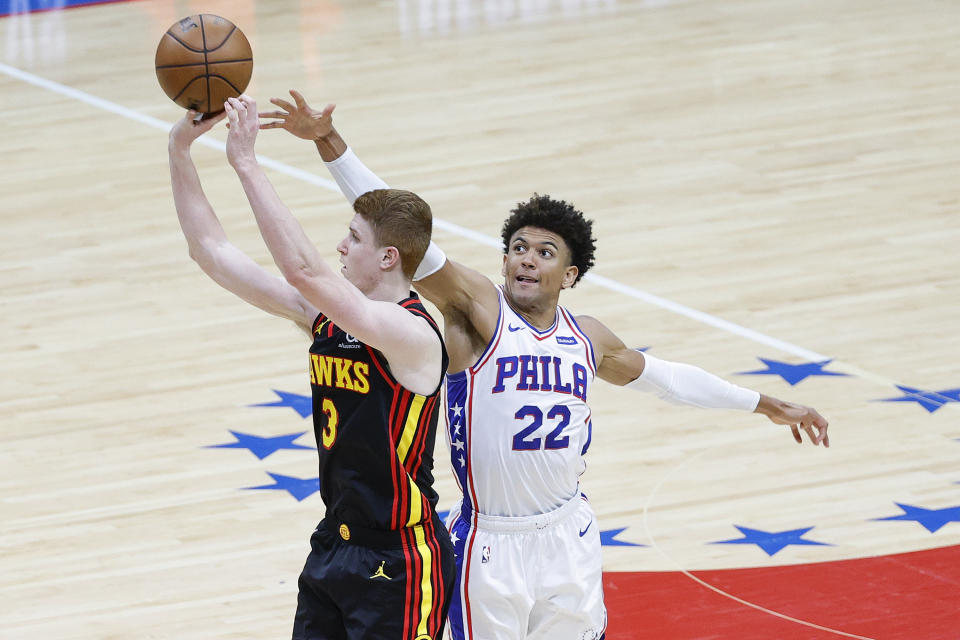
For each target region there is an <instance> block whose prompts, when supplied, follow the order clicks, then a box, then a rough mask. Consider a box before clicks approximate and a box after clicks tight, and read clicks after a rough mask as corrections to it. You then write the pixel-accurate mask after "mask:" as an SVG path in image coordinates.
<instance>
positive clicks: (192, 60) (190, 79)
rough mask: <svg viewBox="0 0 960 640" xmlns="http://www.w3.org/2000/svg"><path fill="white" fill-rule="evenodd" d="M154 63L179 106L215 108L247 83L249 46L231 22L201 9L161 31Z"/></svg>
mask: <svg viewBox="0 0 960 640" xmlns="http://www.w3.org/2000/svg"><path fill="white" fill-rule="evenodd" d="M155 66H156V69H157V80H159V81H160V87H161V88H162V89H163V91H164V93H166V94H167V95H168V96H169V97H170V99H171V100H173V101H174V102H176V103H177V104H178V105H180V106H181V107H183V108H184V109H196V110H197V111H199V112H201V113H216V112H218V111H222V110H223V103H224V101H225V100H226V99H227V98H235V97H237V96H239V95H240V94H241V93H243V92H244V90H245V89H246V88H247V85H248V84H250V76H251V74H252V73H253V52H252V51H251V50H250V43H249V42H248V41H247V37H246V36H245V35H243V32H242V31H240V29H238V28H237V26H236V25H234V24H233V23H232V22H230V21H229V20H227V19H226V18H221V17H220V16H215V15H212V14H209V13H204V14H200V15H195V16H189V17H187V18H184V19H183V20H180V21H179V22H177V23H176V24H174V25H173V26H172V27H170V28H169V29H168V30H167V32H166V33H165V34H163V37H162V38H161V39H160V44H159V45H157V56H156V59H155Z"/></svg>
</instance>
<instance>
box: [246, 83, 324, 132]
mask: <svg viewBox="0 0 960 640" xmlns="http://www.w3.org/2000/svg"><path fill="white" fill-rule="evenodd" d="M290 95H291V96H293V101H294V103H295V104H290V103H289V102H287V101H286V100H281V99H280V98H270V102H272V103H273V104H275V105H277V106H278V107H280V108H281V109H283V111H264V112H263V113H261V114H259V115H260V117H261V118H273V120H271V121H270V122H264V123H263V124H261V125H260V128H261V129H286V130H287V131H289V132H290V133H292V134H293V135H295V136H297V137H298V138H303V139H304V140H316V139H317V138H322V137H324V136H327V135H330V132H331V131H333V110H334V109H335V108H336V106H337V105H335V104H328V105H327V106H325V107H324V108H323V110H322V111H316V110H315V109H311V108H310V105H308V104H307V101H306V100H304V99H303V96H302V95H300V93H299V92H298V91H295V90H293V89H291V90H290Z"/></svg>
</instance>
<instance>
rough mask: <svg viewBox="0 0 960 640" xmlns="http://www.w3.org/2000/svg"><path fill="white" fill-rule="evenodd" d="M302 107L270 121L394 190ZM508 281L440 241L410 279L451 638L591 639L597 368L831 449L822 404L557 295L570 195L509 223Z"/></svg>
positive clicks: (571, 228) (597, 576)
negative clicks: (425, 333)
mask: <svg viewBox="0 0 960 640" xmlns="http://www.w3.org/2000/svg"><path fill="white" fill-rule="evenodd" d="M290 93H291V95H292V96H293V99H294V103H295V104H292V103H290V102H288V101H286V100H281V99H273V100H271V102H273V104H275V105H276V106H278V107H280V110H276V111H271V112H269V113H261V114H260V115H261V117H262V118H267V119H269V121H267V122H264V123H263V124H261V128H265V129H272V128H283V129H286V130H288V131H290V132H291V133H293V134H294V135H296V136H297V137H300V138H305V139H307V140H313V141H314V142H315V143H316V145H317V149H318V151H319V152H320V155H321V156H322V157H323V159H324V161H326V164H327V167H328V168H329V169H330V172H331V174H332V175H333V176H334V178H335V179H336V180H337V183H338V185H339V186H340V188H341V190H342V191H343V192H344V195H346V196H347V199H348V200H350V201H353V199H355V198H357V197H358V196H360V195H361V194H363V193H365V192H367V191H369V190H371V189H380V188H384V187H386V184H385V183H384V182H383V181H382V180H380V179H379V178H378V177H377V176H376V175H374V174H373V173H371V172H370V170H369V169H367V167H366V166H364V165H363V164H362V163H361V162H360V161H359V160H358V159H357V157H356V155H355V154H354V153H353V151H352V150H351V149H350V148H349V147H348V146H347V145H346V143H345V142H344V141H343V139H342V138H341V137H340V136H339V134H338V133H337V132H336V130H335V129H334V128H333V122H332V117H331V115H332V112H333V105H328V106H327V107H325V108H324V109H323V110H322V111H315V110H313V109H311V108H310V107H309V105H307V103H306V102H305V101H304V99H303V97H302V96H301V95H300V94H299V93H297V92H295V91H291V92H290ZM502 238H503V252H504V255H503V265H502V274H503V282H502V284H499V285H495V284H494V283H493V282H491V281H490V280H489V279H488V278H486V277H485V276H483V275H482V274H480V273H478V272H476V271H474V270H472V269H469V268H468V267H466V266H464V265H462V264H459V263H457V262H454V261H452V260H448V259H447V258H446V256H445V255H444V254H443V252H442V251H441V250H440V249H439V248H438V247H437V246H436V245H434V244H433V243H431V244H430V247H429V248H428V249H427V252H426V255H425V256H424V258H423V260H422V262H421V263H420V266H419V268H418V270H417V273H416V276H415V278H414V286H415V287H416V289H417V290H418V291H419V292H420V293H421V294H423V295H424V297H426V298H427V300H429V301H430V302H432V303H433V304H434V305H436V306H437V308H438V309H439V310H440V312H441V313H442V314H443V319H444V337H445V340H446V344H447V349H448V350H449V354H450V366H449V369H448V373H447V378H446V384H447V392H446V399H447V410H448V430H449V438H450V445H451V449H450V453H451V462H452V463H453V469H454V472H455V475H456V478H457V481H458V483H459V485H460V489H461V490H462V492H463V496H462V500H461V502H460V504H459V505H458V506H457V507H455V508H454V509H453V510H451V512H450V516H448V520H447V525H448V527H449V528H450V531H451V539H452V540H453V543H454V550H455V553H456V562H457V573H458V583H457V589H456V591H455V593H454V594H453V601H452V603H451V607H450V612H449V622H450V627H449V628H450V629H451V632H452V635H453V638H455V639H457V640H460V639H469V640H474V639H476V640H515V639H517V640H518V639H521V638H539V639H544V640H546V639H549V640H567V639H569V640H574V639H577V640H583V639H587V640H597V639H599V638H603V637H604V634H605V631H606V609H605V607H604V604H603V585H602V565H601V558H600V534H599V529H600V527H599V526H594V522H593V520H594V515H593V511H592V509H591V507H590V504H589V503H588V502H587V499H586V497H585V496H584V495H583V494H582V493H581V492H580V486H579V476H580V475H581V474H582V473H583V471H584V469H585V463H584V455H585V454H586V452H587V449H588V447H589V446H590V441H591V437H592V431H593V425H592V423H591V420H590V408H589V407H588V405H587V397H588V395H589V391H590V387H591V385H592V384H593V381H594V380H595V378H601V379H603V380H606V381H607V382H610V383H612V384H615V385H620V386H626V387H628V388H631V389H636V390H641V391H652V392H654V393H656V394H657V395H658V396H660V397H661V398H663V399H665V400H668V401H672V402H675V403H679V404H687V405H693V406H697V407H705V408H727V409H739V410H743V411H752V412H756V413H761V414H764V415H766V416H767V417H768V418H770V420H772V421H773V422H775V423H777V424H784V425H790V427H791V430H792V432H793V436H794V439H796V440H797V441H798V442H801V436H800V430H801V429H802V430H804V431H805V432H806V433H807V435H808V437H809V438H810V440H811V441H812V442H813V443H814V444H821V443H822V444H824V445H827V446H828V445H829V441H828V439H827V421H826V420H825V419H824V418H823V417H822V416H820V414H819V413H817V412H816V410H814V409H812V408H809V407H805V406H801V405H797V404H793V403H789V402H785V401H782V400H778V399H776V398H772V397H769V396H766V395H762V394H760V393H757V392H756V391H751V390H749V389H744V388H742V387H738V386H736V385H733V384H730V383H728V382H726V381H724V380H721V379H720V378H718V377H716V376H714V375H712V374H709V373H707V372H706V371H703V370H702V369H699V368H697V367H693V366H690V365H685V364H678V363H672V362H667V361H664V360H660V359H658V358H654V357H653V356H650V355H648V354H644V353H641V352H639V351H636V350H634V349H630V348H628V347H627V346H626V345H624V343H623V341H621V340H620V338H618V337H617V336H616V335H614V333H613V332H612V331H611V330H610V329H609V328H607V327H606V326H605V325H604V324H603V323H601V322H600V321H599V320H596V319H594V318H592V317H590V316H585V315H575V314H573V313H572V312H570V311H569V310H567V309H566V308H565V307H562V306H560V305H559V298H560V292H561V291H563V290H564V289H568V288H570V287H573V286H574V285H575V284H576V283H577V282H578V281H579V280H580V278H582V277H583V275H584V274H585V273H586V272H587V271H588V270H589V269H590V267H591V266H592V265H593V261H594V249H595V239H594V238H593V233H592V223H591V222H590V221H589V220H587V219H586V218H585V217H584V216H583V214H582V213H581V212H580V211H578V210H576V209H575V208H574V207H573V206H571V205H569V204H568V203H566V202H564V201H562V200H555V199H552V198H550V197H549V196H542V195H534V196H533V197H532V198H530V199H529V200H528V201H526V202H522V203H520V204H519V205H518V206H517V207H516V209H514V210H513V211H512V213H511V215H510V217H508V218H507V220H506V222H505V224H504V226H503V231H502Z"/></svg>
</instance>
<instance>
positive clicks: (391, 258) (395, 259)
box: [380, 247, 400, 271]
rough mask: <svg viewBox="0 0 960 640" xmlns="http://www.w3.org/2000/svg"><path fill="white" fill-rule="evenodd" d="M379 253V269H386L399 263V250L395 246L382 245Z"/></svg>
mask: <svg viewBox="0 0 960 640" xmlns="http://www.w3.org/2000/svg"><path fill="white" fill-rule="evenodd" d="M381 251H382V253H381V254H380V269H381V270H382V271H388V270H390V269H393V268H394V267H395V266H399V265H400V251H398V250H397V248H396V247H384V248H383V249H382V250H381Z"/></svg>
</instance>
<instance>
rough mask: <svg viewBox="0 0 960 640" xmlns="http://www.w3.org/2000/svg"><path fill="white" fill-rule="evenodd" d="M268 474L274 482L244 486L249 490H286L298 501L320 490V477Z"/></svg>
mask: <svg viewBox="0 0 960 640" xmlns="http://www.w3.org/2000/svg"><path fill="white" fill-rule="evenodd" d="M267 474H268V475H269V476H270V477H271V478H273V482H274V483H273V484H262V485H260V486H257V487H243V489H245V490H248V491H253V490H258V489H260V490H266V491H286V492H287V493H289V494H290V495H292V496H293V497H294V498H296V499H297V502H300V501H302V500H303V499H304V498H307V497H309V496H311V495H313V494H314V493H316V492H317V491H320V478H319V477H316V478H295V477H293V476H285V475H282V474H279V473H270V472H269V471H268V472H267Z"/></svg>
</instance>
